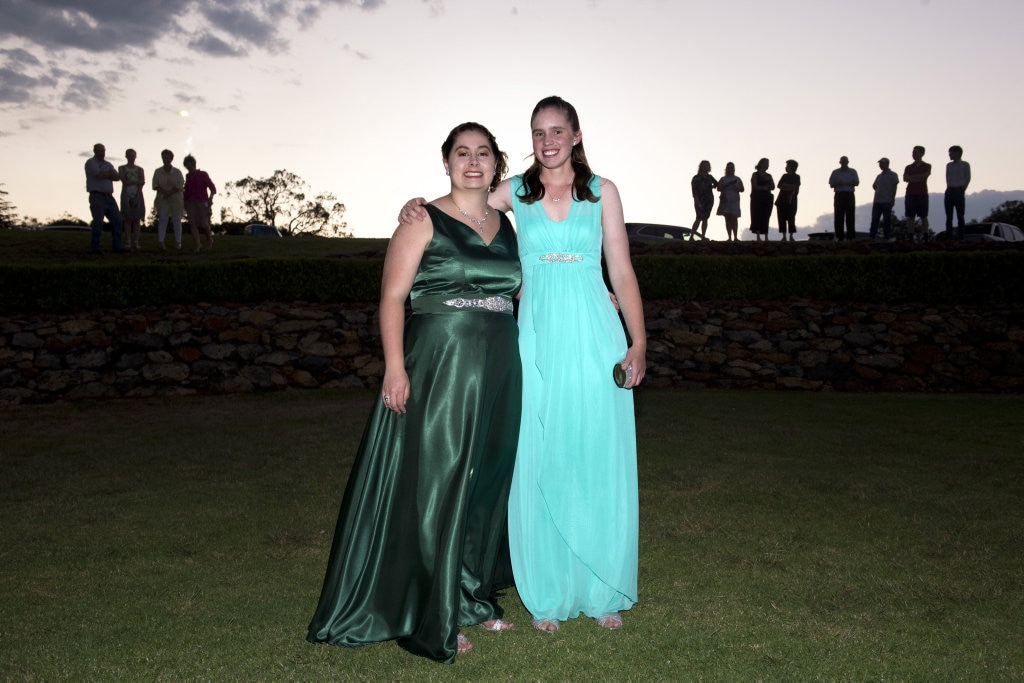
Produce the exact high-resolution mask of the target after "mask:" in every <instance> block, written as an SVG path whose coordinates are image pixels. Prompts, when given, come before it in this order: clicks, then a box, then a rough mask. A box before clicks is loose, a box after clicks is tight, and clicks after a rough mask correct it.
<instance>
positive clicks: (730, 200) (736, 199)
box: [717, 161, 743, 242]
mask: <svg viewBox="0 0 1024 683" xmlns="http://www.w3.org/2000/svg"><path fill="white" fill-rule="evenodd" d="M740 192H743V181H742V180H740V177H739V176H738V175H736V165H735V164H734V163H732V162H731V161H730V162H729V163H727V164H726V165H725V175H724V176H722V177H721V178H719V179H718V212H717V213H718V215H719V216H722V217H723V218H725V232H726V235H727V236H726V241H728V242H734V241H738V240H739V238H740V237H739V223H740Z"/></svg>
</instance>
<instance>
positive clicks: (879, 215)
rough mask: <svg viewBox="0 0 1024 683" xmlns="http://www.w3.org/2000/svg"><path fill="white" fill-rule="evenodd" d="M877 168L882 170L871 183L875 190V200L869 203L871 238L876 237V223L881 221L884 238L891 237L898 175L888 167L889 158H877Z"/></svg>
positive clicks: (898, 180)
mask: <svg viewBox="0 0 1024 683" xmlns="http://www.w3.org/2000/svg"><path fill="white" fill-rule="evenodd" d="M878 168H880V169H882V172H881V173H879V174H878V175H877V176H876V177H875V182H873V183H871V189H873V190H874V191H875V201H874V203H873V204H872V205H871V239H875V238H876V237H878V223H879V220H881V223H882V235H884V236H885V239H890V238H891V237H892V207H893V206H894V205H895V204H896V187H897V186H898V185H899V184H900V177H899V176H898V175H896V172H895V171H893V170H891V169H890V168H889V160H888V159H887V158H885V157H882V158H881V159H879V160H878Z"/></svg>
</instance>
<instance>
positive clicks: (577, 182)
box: [518, 95, 600, 204]
mask: <svg viewBox="0 0 1024 683" xmlns="http://www.w3.org/2000/svg"><path fill="white" fill-rule="evenodd" d="M545 109H557V110H558V111H560V112H562V114H564V115H565V118H566V119H568V121H569V127H570V128H572V132H573V134H576V133H578V132H579V130H580V117H579V114H577V113H576V107H574V106H572V105H571V104H569V103H568V102H566V101H565V100H563V99H562V98H561V97H558V96H557V95H552V96H551V97H545V98H544V99H542V100H541V101H540V102H538V103H537V106H536V107H534V108H533V113H532V114H530V123H531V125H532V124H533V119H534V118H536V116H537V114H539V113H540V112H542V111H543V110H545ZM570 160H571V162H572V170H573V174H574V175H573V181H572V185H573V187H572V199H573V201H583V200H586V201H588V202H596V201H598V200H599V199H600V197H598V196H596V195H595V194H594V193H593V192H591V190H590V179H591V178H593V177H594V172H593V171H591V170H590V164H589V163H588V162H587V153H586V152H585V151H584V150H583V140H582V139H581V140H580V141H579V143H578V144H576V145H574V146H573V148H572V157H571V159H570ZM542 168H543V167H542V166H541V163H540V160H539V159H537V157H536V156H534V159H533V163H532V164H531V165H530V168H528V169H526V172H525V173H523V189H522V192H521V193H520V194H519V195H518V196H519V199H520V200H521V201H522V202H523V203H524V204H533V203H534V202H537V201H540V200H541V199H543V198H544V184H543V183H542V182H540V172H541V169H542Z"/></svg>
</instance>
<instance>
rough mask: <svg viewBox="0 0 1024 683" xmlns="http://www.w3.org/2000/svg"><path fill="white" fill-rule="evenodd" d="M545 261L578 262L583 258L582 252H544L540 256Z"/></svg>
mask: <svg viewBox="0 0 1024 683" xmlns="http://www.w3.org/2000/svg"><path fill="white" fill-rule="evenodd" d="M539 259H540V260H541V261H544V262H545V263H578V262H580V261H582V260H583V255H582V254H559V253H551V254H544V255H542V256H540V257H539Z"/></svg>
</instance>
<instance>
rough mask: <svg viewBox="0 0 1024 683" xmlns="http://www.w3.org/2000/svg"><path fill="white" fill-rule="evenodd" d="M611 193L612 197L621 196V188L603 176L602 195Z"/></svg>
mask: <svg viewBox="0 0 1024 683" xmlns="http://www.w3.org/2000/svg"><path fill="white" fill-rule="evenodd" d="M606 193H611V194H612V195H614V196H616V197H618V196H619V188H618V187H616V186H615V183H613V182H612V181H611V179H609V178H605V177H604V176H601V194H602V195H604V194H606Z"/></svg>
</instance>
